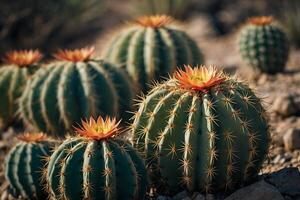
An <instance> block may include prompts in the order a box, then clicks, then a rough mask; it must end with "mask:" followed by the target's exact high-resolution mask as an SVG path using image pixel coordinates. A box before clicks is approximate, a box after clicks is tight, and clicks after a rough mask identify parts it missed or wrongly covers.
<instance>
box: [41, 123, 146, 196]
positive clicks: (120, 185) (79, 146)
mask: <svg viewBox="0 0 300 200" xmlns="http://www.w3.org/2000/svg"><path fill="white" fill-rule="evenodd" d="M118 124H119V122H118V123H117V122H116V119H109V118H106V119H105V120H104V119H103V118H101V117H99V118H98V119H97V120H94V119H93V118H90V120H89V121H87V122H82V128H77V129H76V130H77V132H78V134H79V136H78V137H74V138H70V139H67V140H66V141H64V142H63V143H62V144H61V146H59V147H58V148H57V149H56V150H55V151H54V153H53V154H52V156H51V158H50V161H49V164H48V167H47V183H48V188H49V191H50V195H51V197H52V198H55V199H69V200H75V199H78V200H80V199H95V200H97V199H100V200H104V199H105V200H108V199H124V200H126V199H128V200H132V199H143V198H144V196H145V193H146V188H147V173H146V168H145V165H144V163H143V160H142V159H141V158H140V157H139V155H138V153H137V152H136V151H135V150H134V149H133V147H132V146H131V145H130V143H128V142H126V141H122V140H120V139H117V138H115V137H114V136H116V135H117V134H118V133H120V131H119V129H118Z"/></svg>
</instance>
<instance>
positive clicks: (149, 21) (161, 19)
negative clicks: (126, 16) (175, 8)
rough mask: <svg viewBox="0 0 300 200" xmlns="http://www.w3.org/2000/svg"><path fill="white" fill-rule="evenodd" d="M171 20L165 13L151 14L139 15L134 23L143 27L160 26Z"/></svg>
mask: <svg viewBox="0 0 300 200" xmlns="http://www.w3.org/2000/svg"><path fill="white" fill-rule="evenodd" d="M172 21H173V18H172V17H170V16H167V15H152V16H143V17H140V18H138V19H137V20H135V21H134V23H135V24H138V25H140V26H143V27H151V28H160V27H163V26H165V25H168V24H170V23H171V22H172Z"/></svg>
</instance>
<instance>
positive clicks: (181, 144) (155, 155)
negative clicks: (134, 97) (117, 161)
mask: <svg viewBox="0 0 300 200" xmlns="http://www.w3.org/2000/svg"><path fill="white" fill-rule="evenodd" d="M185 70H186V71H185V72H184V71H182V70H179V71H178V72H177V73H176V74H175V76H174V77H173V78H172V79H170V80H168V81H166V82H165V83H163V84H159V85H157V86H155V87H154V88H153V89H152V90H151V91H150V93H149V94H148V95H147V96H146V98H144V99H142V101H141V103H140V108H139V111H138V112H137V113H136V117H135V119H134V122H133V124H132V128H133V143H134V146H135V147H136V148H137V150H138V151H140V152H141V153H142V154H143V155H144V156H145V159H146V164H147V165H148V166H147V167H148V168H149V171H150V178H151V179H152V182H153V183H154V185H156V186H157V185H159V187H160V188H161V189H162V188H163V190H164V191H169V192H171V193H172V192H174V191H178V189H179V188H185V189H187V190H189V191H194V190H198V191H204V192H219V191H226V190H230V189H234V188H237V187H239V186H240V185H242V184H244V183H247V182H249V181H251V180H253V178H255V177H256V175H257V174H258V172H259V170H260V167H261V164H262V162H263V161H264V159H265V156H266V153H267V150H268V145H269V136H268V124H267V121H266V118H265V111H264V109H263V107H262V105H261V100H260V99H259V98H258V97H257V96H255V94H254V93H253V92H252V91H251V89H249V87H248V86H247V85H245V84H243V83H242V82H239V81H237V80H235V79H233V78H231V77H229V76H227V75H225V74H224V73H223V72H222V71H219V70H218V69H216V68H213V67H204V66H202V67H196V68H194V69H192V68H191V67H189V66H188V67H186V68H185Z"/></svg>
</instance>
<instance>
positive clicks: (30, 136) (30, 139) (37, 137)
mask: <svg viewBox="0 0 300 200" xmlns="http://www.w3.org/2000/svg"><path fill="white" fill-rule="evenodd" d="M17 138H18V139H19V140H21V141H23V142H27V143H34V142H41V141H46V140H47V139H48V137H47V136H46V135H45V134H44V133H24V134H23V135H20V136H17Z"/></svg>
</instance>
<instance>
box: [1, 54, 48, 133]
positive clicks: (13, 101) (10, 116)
mask: <svg viewBox="0 0 300 200" xmlns="http://www.w3.org/2000/svg"><path fill="white" fill-rule="evenodd" d="M41 57H42V55H41V53H40V52H39V51H37V50H35V51H32V50H23V51H11V52H8V53H7V54H6V55H5V57H4V59H3V60H4V61H5V62H6V63H7V65H4V66H2V67H0V94H1V98H0V128H3V129H5V128H6V127H8V126H9V125H11V124H12V123H13V122H14V121H16V114H17V110H18V103H17V100H18V98H19V97H20V96H21V94H22V91H23V89H24V85H26V81H27V79H28V77H29V76H31V75H32V74H33V73H34V71H35V70H36V69H37V65H36V64H35V63H37V62H39V60H40V59H41Z"/></svg>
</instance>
